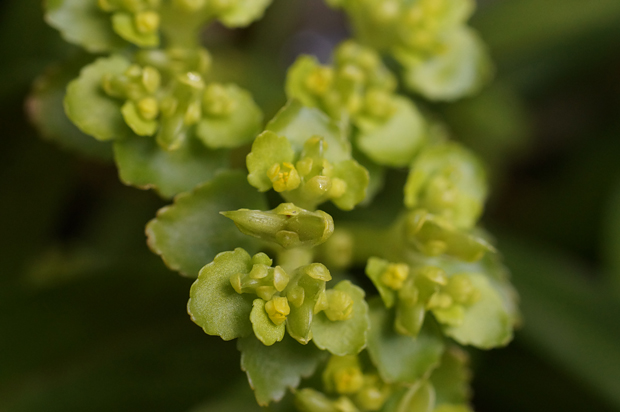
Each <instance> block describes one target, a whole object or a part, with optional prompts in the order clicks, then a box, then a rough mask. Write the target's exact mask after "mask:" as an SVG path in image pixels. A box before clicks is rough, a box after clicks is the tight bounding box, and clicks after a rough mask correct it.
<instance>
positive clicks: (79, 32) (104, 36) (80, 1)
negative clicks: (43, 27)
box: [44, 0, 127, 53]
mask: <svg viewBox="0 0 620 412" xmlns="http://www.w3.org/2000/svg"><path fill="white" fill-rule="evenodd" d="M44 4H45V11H46V14H45V17H46V20H47V22H48V23H49V24H50V25H51V26H52V27H54V28H56V29H58V30H60V32H61V34H62V35H63V37H64V38H65V40H67V41H68V42H71V43H75V44H78V45H80V46H82V47H84V48H85V49H86V50H88V51H90V52H92V53H101V52H109V51H112V50H115V49H119V48H121V47H124V46H126V45H127V42H126V41H124V40H123V39H122V38H121V37H120V36H118V34H116V33H115V32H114V30H112V26H111V24H110V19H109V16H108V14H107V13H105V12H104V11H103V10H101V9H100V8H99V7H97V2H96V1H84V0H47V1H45V3H44Z"/></svg>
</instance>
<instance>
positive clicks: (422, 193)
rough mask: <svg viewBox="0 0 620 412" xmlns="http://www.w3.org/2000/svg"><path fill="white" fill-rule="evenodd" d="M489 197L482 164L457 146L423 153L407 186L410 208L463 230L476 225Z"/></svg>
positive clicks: (413, 165) (412, 168) (453, 144)
mask: <svg viewBox="0 0 620 412" xmlns="http://www.w3.org/2000/svg"><path fill="white" fill-rule="evenodd" d="M486 195H487V184H486V178H485V173H484V170H483V168H482V166H481V165H480V162H479V161H478V159H477V158H476V157H474V155H473V154H472V153H470V152H469V151H468V150H466V149H464V148H463V147H461V146H460V145H458V144H456V143H447V144H444V145H437V146H431V147H428V148H426V149H425V150H423V151H422V152H421V153H420V154H419V155H418V156H417V157H416V159H415V162H414V163H413V164H412V166H411V171H410V172H409V177H408V178H407V183H406V185H405V205H406V206H407V207H408V208H411V209H416V208H423V209H426V210H428V211H429V212H430V213H433V214H435V215H437V216H441V217H443V218H445V219H446V220H448V221H449V222H451V223H453V224H454V225H455V226H457V227H462V228H471V227H472V226H474V225H475V224H476V221H477V220H478V217H479V216H480V214H481V213H482V208H483V204H484V201H485V199H486Z"/></svg>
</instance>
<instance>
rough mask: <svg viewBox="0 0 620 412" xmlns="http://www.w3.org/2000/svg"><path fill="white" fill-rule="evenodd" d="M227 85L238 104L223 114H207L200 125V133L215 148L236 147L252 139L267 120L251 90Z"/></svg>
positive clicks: (198, 129) (199, 135)
mask: <svg viewBox="0 0 620 412" xmlns="http://www.w3.org/2000/svg"><path fill="white" fill-rule="evenodd" d="M224 88H225V91H226V93H227V95H228V97H229V98H230V99H231V101H232V104H233V105H234V106H233V107H234V108H233V109H232V112H231V113H230V114H227V115H222V116H209V115H203V117H202V119H201V120H200V122H199V123H198V125H197V127H196V136H197V137H198V138H199V139H200V140H201V141H202V142H203V143H204V144H205V145H206V146H207V147H210V148H212V149H219V148H233V147H238V146H241V145H243V144H246V143H249V142H251V141H252V140H253V139H254V138H255V137H256V135H257V134H258V133H259V132H260V128H261V126H262V122H263V114H262V112H261V110H260V108H259V107H258V106H257V105H256V103H255V102H254V99H252V96H251V95H250V93H249V92H247V91H246V90H243V89H242V88H240V87H238V86H236V85H234V84H228V85H225V86H224Z"/></svg>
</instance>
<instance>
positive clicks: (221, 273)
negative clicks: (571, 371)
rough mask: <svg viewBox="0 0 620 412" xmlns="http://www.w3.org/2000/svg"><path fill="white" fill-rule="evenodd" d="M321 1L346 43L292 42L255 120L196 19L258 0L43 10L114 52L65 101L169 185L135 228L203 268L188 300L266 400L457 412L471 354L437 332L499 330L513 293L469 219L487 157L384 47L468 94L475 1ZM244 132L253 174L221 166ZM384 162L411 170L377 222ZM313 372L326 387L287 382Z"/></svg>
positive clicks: (343, 408) (476, 79)
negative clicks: (278, 100)
mask: <svg viewBox="0 0 620 412" xmlns="http://www.w3.org/2000/svg"><path fill="white" fill-rule="evenodd" d="M328 2H329V3H330V4H331V5H332V6H334V7H340V8H342V9H344V10H345V11H346V12H347V14H348V15H349V16H350V18H351V21H352V24H353V27H354V31H355V34H356V36H357V38H356V40H355V41H353V40H349V41H345V42H343V43H342V44H341V45H339V46H338V47H337V48H336V49H335V50H334V53H333V56H332V61H331V62H330V63H329V64H320V63H319V62H318V61H317V59H315V58H314V57H311V56H302V57H300V58H299V59H298V60H297V61H296V62H295V64H294V65H293V66H292V67H291V69H290V70H289V72H288V75H287V79H286V93H287V96H288V98H289V101H288V102H287V103H286V105H285V106H284V107H283V108H282V109H281V110H280V111H279V112H278V113H277V114H276V115H275V117H274V118H273V119H272V120H271V121H269V122H268V123H267V125H266V126H264V125H263V119H262V113H261V111H260V109H259V108H258V107H257V105H256V104H255V103H254V101H253V99H252V97H251V96H250V94H249V93H248V92H247V91H245V90H243V89H241V88H239V87H238V86H236V85H234V84H221V83H217V82H213V81H210V80H209V76H210V74H209V69H210V66H211V56H210V54H209V52H208V51H207V50H205V49H204V48H202V47H200V45H199V43H198V40H197V39H198V36H197V33H198V30H199V29H200V28H201V27H202V26H203V25H205V24H207V23H210V22H213V21H215V20H219V21H220V22H222V23H223V24H225V25H227V26H229V27H238V26H244V25H247V24H249V23H250V22H252V21H253V20H255V19H258V18H259V17H260V16H261V15H262V14H263V11H264V10H265V8H266V7H267V6H268V5H269V3H270V0H50V1H48V3H47V18H48V20H49V22H50V24H52V25H53V26H54V27H56V28H58V29H59V30H60V31H61V32H62V33H63V35H64V36H65V37H66V38H67V39H68V40H69V41H72V42H74V43H77V44H79V45H82V46H84V47H85V48H86V49H87V50H89V51H91V52H98V53H108V54H109V55H108V56H105V57H99V58H97V59H96V60H94V61H92V62H91V63H90V64H88V65H87V66H85V67H84V68H83V69H82V70H81V72H80V74H79V77H78V78H77V79H75V80H73V81H72V82H70V83H69V85H68V88H67V93H66V97H65V100H64V104H65V110H66V113H67V115H68V117H69V118H70V119H71V120H72V121H73V122H74V123H75V124H76V125H77V126H78V127H79V128H80V129H81V130H82V131H83V132H85V133H86V134H89V135H91V136H93V137H94V138H95V139H97V140H100V141H104V142H105V141H108V142H112V144H113V147H114V156H115V160H116V163H117V165H118V168H119V171H120V177H121V179H122V180H123V181H124V182H125V183H128V184H131V185H134V186H137V187H141V188H155V189H156V190H158V192H159V193H160V194H161V195H163V196H164V197H173V196H175V200H174V203H173V204H172V205H170V206H167V207H165V208H163V209H162V210H160V211H159V212H158V214H157V217H156V218H155V219H153V220H152V221H151V222H149V224H148V226H147V236H148V244H149V246H150V247H151V249H152V250H153V251H154V252H155V253H157V254H159V255H160V256H161V257H162V259H163V260H164V262H165V263H166V264H167V265H168V266H169V267H170V268H172V269H174V270H177V271H179V272H180V273H181V274H183V275H185V276H188V277H194V278H196V279H195V281H194V283H193V285H192V287H191V290H190V299H189V301H188V305H187V309H188V313H189V314H190V316H191V319H192V320H193V321H194V322H195V323H196V324H198V325H199V326H200V327H202V328H203V330H204V331H205V332H206V333H207V334H209V335H216V336H219V337H221V338H222V339H224V340H232V339H237V347H238V348H239V350H240V351H241V367H242V369H243V370H244V371H245V372H246V373H247V375H248V378H249V380H250V382H251V384H252V388H253V389H254V391H255V395H256V399H257V401H258V403H259V404H260V405H267V404H269V403H270V402H272V401H279V400H281V399H282V398H283V397H284V396H285V393H286V392H287V390H288V389H292V390H293V392H294V398H295V401H294V402H295V404H296V406H297V408H298V409H299V410H300V411H302V412H319V411H320V412H323V411H327V412H330V411H334V412H356V411H359V412H366V411H383V412H397V411H398V412H402V411H410V410H413V411H424V412H470V411H471V409H470V408H469V406H468V402H469V390H468V384H469V372H468V369H467V359H466V355H465V354H464V352H463V351H462V350H460V349H458V348H457V347H455V346H453V344H452V343H450V342H452V341H454V342H456V343H458V344H461V345H472V346H474V347H477V348H482V349H489V348H493V347H498V346H502V345H505V344H507V343H508V342H509V341H510V339H511V338H512V333H513V328H514V326H515V325H516V324H517V322H518V310H517V308H516V300H517V299H516V293H515V292H514V290H513V288H512V286H511V284H510V282H509V281H508V275H507V273H506V270H505V269H504V268H503V266H502V264H501V262H500V259H499V258H498V256H497V253H496V250H495V248H494V246H493V245H492V241H491V240H490V239H489V236H488V235H486V234H485V232H484V231H483V229H482V228H480V227H479V225H478V221H479V218H480V216H481V214H482V211H483V207H484V202H485V200H486V196H487V183H486V176H485V173H484V168H483V167H482V165H481V164H480V162H479V161H478V159H477V158H476V156H475V155H474V154H472V153H471V152H469V151H468V150H467V149H465V148H464V147H462V146H461V145H459V144H458V143H455V142H451V141H449V140H448V132H447V131H445V132H441V133H438V132H437V130H438V129H442V130H445V128H444V127H443V125H441V124H440V123H439V121H438V120H437V119H434V118H433V119H432V120H430V116H428V115H427V113H426V112H422V111H421V110H419V109H418V106H417V105H416V104H414V103H413V102H412V100H411V99H409V98H408V97H406V96H405V95H403V94H402V93H400V90H399V88H398V81H397V79H396V77H395V76H394V75H393V74H392V73H391V71H390V70H389V69H388V66H386V64H384V62H383V60H382V57H381V54H380V53H386V54H388V55H390V56H392V57H393V58H394V59H396V61H397V62H398V63H400V64H401V65H402V66H403V67H404V69H405V73H404V80H405V81H404V83H405V85H406V86H408V87H409V88H411V89H412V90H414V91H417V92H418V93H420V94H421V95H422V96H423V97H426V98H428V99H431V100H451V99H456V98H458V97H462V96H464V95H466V94H470V93H473V92H474V91H475V90H476V89H477V88H478V87H479V86H480V85H481V84H482V82H483V80H484V79H485V78H486V77H487V73H488V67H489V64H488V61H487V57H486V54H485V52H484V49H483V47H482V46H481V45H480V42H479V41H478V39H477V37H476V35H475V34H474V33H473V32H472V31H471V30H470V29H469V28H467V27H466V26H465V22H466V20H467V18H468V17H469V15H470V14H471V12H472V10H473V4H472V3H471V1H469V0H329V1H328ZM438 125H439V126H438ZM261 131H262V132H261ZM250 143H252V144H251V148H250V145H249V144H250ZM244 145H247V146H245V147H244ZM246 148H247V151H246V152H245V153H247V156H246V158H245V160H246V161H245V165H246V166H247V173H246V172H245V170H230V169H234V168H235V166H233V163H232V162H230V161H229V157H230V153H231V152H230V151H231V149H236V154H237V155H238V154H239V153H242V154H243V150H244V149H246ZM237 168H238V166H237ZM387 168H399V169H405V170H407V168H408V172H409V174H408V177H407V181H406V183H405V184H404V188H403V192H404V202H402V204H399V205H397V206H398V207H400V211H394V212H393V213H392V214H393V216H392V215H391V216H387V218H386V216H382V217H383V218H384V219H381V221H386V220H391V223H386V224H380V223H379V221H380V219H377V220H378V222H375V221H374V219H373V216H374V215H373V214H375V213H379V214H388V212H387V211H385V210H384V209H381V207H380V206H379V207H377V206H375V205H372V204H371V203H372V201H373V200H374V199H378V200H383V199H382V198H381V190H382V189H383V187H384V183H385V182H384V176H385V173H386V169H387ZM226 169H229V170H226ZM403 177H404V175H403ZM390 183H392V182H390ZM386 186H388V185H386ZM272 189H273V191H274V192H275V193H270V194H269V196H266V195H265V192H268V191H270V190H272ZM278 196H279V197H281V198H282V199H283V200H284V203H281V200H280V199H279V198H278ZM326 202H331V203H333V205H335V207H336V208H338V209H340V210H336V209H335V208H332V209H326V210H330V213H332V214H333V216H334V217H336V218H337V219H336V223H337V224H336V225H335V223H334V218H332V216H331V215H330V214H328V213H326V212H325V211H322V210H317V207H319V206H320V205H322V204H324V203H326ZM398 202H399V203H400V200H399V201H398ZM377 204H379V205H380V204H381V202H377ZM360 205H361V206H362V207H368V208H369V209H367V210H366V211H363V210H362V211H361V212H360V213H358V214H356V215H355V218H353V219H351V220H350V222H349V223H347V218H346V216H347V214H345V213H343V212H342V211H351V210H352V209H354V208H356V207H358V206H360ZM328 207H330V206H326V208H328ZM355 213H356V212H353V214H355ZM222 215H223V216H222ZM349 216H350V215H349ZM226 218H228V219H230V220H232V222H231V221H230V220H227V219H226ZM389 218H391V219H389ZM233 222H234V224H233ZM270 256H271V257H273V259H272V258H271V257H270ZM328 267H329V268H328ZM362 267H365V273H366V275H367V276H368V277H369V278H370V280H371V281H372V283H370V282H367V281H366V279H362V280H361V279H359V272H360V271H359V270H358V269H360V268H362ZM332 278H333V279H335V282H334V283H335V286H333V287H331V286H330V285H328V282H330V281H331V280H332ZM364 284H366V285H368V286H367V290H366V291H365V290H364V289H363V288H362V286H363V285H364ZM373 285H374V287H373ZM375 289H376V291H378V296H372V295H373V294H376V293H374V292H375ZM367 292H368V295H370V296H371V297H370V298H368V299H366V294H367ZM311 341H312V342H313V344H310V342H311ZM327 356H331V357H330V359H329V360H328V361H327V362H325V360H326V358H327ZM319 369H321V370H322V386H321V383H320V382H319V383H318V384H317V381H316V380H314V381H312V380H309V381H307V382H304V383H303V386H304V387H303V389H299V390H297V389H296V388H298V387H299V386H300V385H302V383H301V378H302V377H308V376H311V375H312V374H314V373H315V371H317V370H319Z"/></svg>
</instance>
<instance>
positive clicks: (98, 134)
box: [65, 55, 133, 140]
mask: <svg viewBox="0 0 620 412" xmlns="http://www.w3.org/2000/svg"><path fill="white" fill-rule="evenodd" d="M129 66H130V62H129V61H128V60H127V59H125V58H124V57H121V56H118V55H113V56H112V57H107V58H100V59H97V60H96V61H95V62H94V63H92V64H89V65H88V66H86V67H84V68H83V69H82V71H81V72H80V77H78V78H77V79H75V80H73V81H72V82H71V83H69V86H68V87H67V95H66V96H65V111H66V112H67V116H69V119H71V121H72V122H73V123H75V125H76V126H77V127H79V128H80V130H82V131H83V132H84V133H86V134H89V135H91V136H93V137H95V138H96V139H98V140H114V139H122V138H126V137H129V136H132V135H133V132H132V131H131V129H130V128H129V127H128V126H127V124H126V123H125V121H124V120H123V116H122V114H121V106H122V103H120V102H118V101H117V100H116V99H113V98H110V97H109V96H108V95H106V93H105V92H104V91H103V89H102V87H101V81H102V78H103V77H104V76H105V75H120V74H122V73H123V72H125V70H127V68H129Z"/></svg>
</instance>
